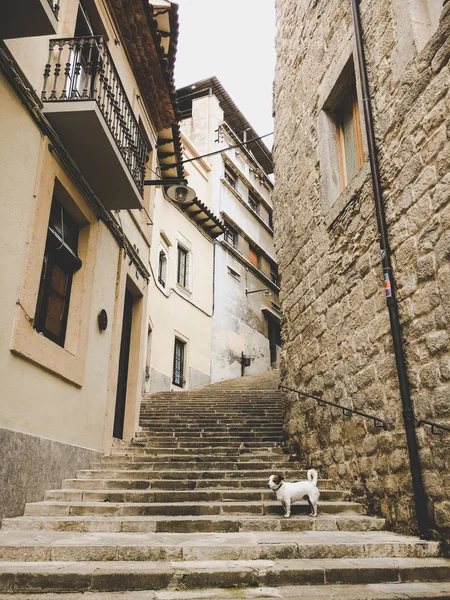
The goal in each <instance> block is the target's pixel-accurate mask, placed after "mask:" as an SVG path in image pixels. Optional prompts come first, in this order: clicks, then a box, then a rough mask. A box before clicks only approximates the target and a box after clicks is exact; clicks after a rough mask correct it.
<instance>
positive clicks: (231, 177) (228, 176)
mask: <svg viewBox="0 0 450 600" xmlns="http://www.w3.org/2000/svg"><path fill="white" fill-rule="evenodd" d="M225 181H228V183H229V184H230V185H231V187H232V188H234V189H237V181H238V176H237V175H236V173H235V172H234V171H233V169H231V168H230V167H229V166H228V165H225Z"/></svg>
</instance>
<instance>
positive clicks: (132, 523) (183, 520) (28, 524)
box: [2, 514, 386, 533]
mask: <svg viewBox="0 0 450 600" xmlns="http://www.w3.org/2000/svg"><path fill="white" fill-rule="evenodd" d="M385 525H386V523H385V520H384V519H378V518H375V517H366V516H365V515H362V516H361V515H351V514H349V515H345V514H344V515H319V516H318V517H316V518H314V519H311V518H310V517H309V516H306V515H303V516H299V515H296V516H292V517H291V518H290V519H282V518H280V517H279V516H278V515H277V516H273V515H266V516H260V517H239V516H233V515H231V516H229V517H220V516H216V517H214V516H212V517H210V516H205V517H192V516H188V517H109V518H107V519H105V518H104V517H51V516H43V517H39V516H33V517H16V518H12V519H3V522H2V530H5V531H12V530H16V529H19V530H45V531H78V532H94V533H98V532H116V533H120V532H123V533H130V532H135V533H136V532H142V533H149V532H157V533H203V532H208V533H213V532H217V533H239V532H250V531H278V532H280V531H382V530H383V529H384V527H385Z"/></svg>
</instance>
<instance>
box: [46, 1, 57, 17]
mask: <svg viewBox="0 0 450 600" xmlns="http://www.w3.org/2000/svg"><path fill="white" fill-rule="evenodd" d="M47 1H48V3H49V4H50V8H51V9H52V11H53V14H54V15H55V17H56V18H58V15H59V3H60V0H47Z"/></svg>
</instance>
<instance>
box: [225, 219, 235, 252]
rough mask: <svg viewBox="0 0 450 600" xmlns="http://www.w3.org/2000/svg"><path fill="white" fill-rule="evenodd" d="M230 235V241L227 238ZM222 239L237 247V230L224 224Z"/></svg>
mask: <svg viewBox="0 0 450 600" xmlns="http://www.w3.org/2000/svg"><path fill="white" fill-rule="evenodd" d="M230 237H231V241H230V239H229V238H230ZM224 240H225V241H226V242H227V244H230V246H233V248H236V247H237V243H236V242H237V232H236V231H235V230H234V229H233V228H232V227H230V226H229V225H227V224H225V232H224Z"/></svg>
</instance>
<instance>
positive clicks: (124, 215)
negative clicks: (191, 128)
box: [0, 0, 223, 516]
mask: <svg viewBox="0 0 450 600" xmlns="http://www.w3.org/2000/svg"><path fill="white" fill-rule="evenodd" d="M0 36H1V38H2V39H1V40H0V133H1V135H0V139H1V144H0V223H1V236H0V238H1V242H0V247H1V256H2V282H3V283H2V294H1V300H0V340H1V342H0V379H1V381H2V395H1V398H0V439H1V445H2V461H1V481H2V486H1V489H0V505H1V510H2V512H1V513H0V516H5V515H15V514H20V512H21V511H22V508H23V505H24V502H25V501H30V500H36V499H39V498H41V497H42V495H43V492H44V490H45V489H47V488H48V487H49V486H53V485H58V484H59V483H60V481H61V480H62V479H63V478H66V477H71V476H73V475H74V473H75V471H76V469H77V468H83V467H86V466H88V465H89V463H90V462H91V461H92V460H95V459H96V458H97V457H98V456H99V454H100V453H101V452H102V451H104V452H106V453H108V452H109V451H110V448H111V444H112V441H113V437H114V438H124V439H128V440H129V439H131V437H132V436H133V435H134V433H135V431H136V428H137V423H138V418H139V409H140V402H141V397H142V390H143V386H144V385H145V376H144V372H145V367H146V364H147V366H148V367H149V368H148V369H147V371H151V368H152V362H151V361H152V360H153V364H154V365H155V369H156V367H157V368H159V369H160V370H161V371H162V372H164V369H166V371H169V373H170V372H171V370H172V364H173V356H174V344H175V339H174V331H173V327H172V329H171V330H170V332H166V338H167V339H169V334H170V340H169V341H168V342H167V343H168V344H170V348H169V350H168V351H167V355H168V356H169V358H168V359H167V362H168V363H170V364H169V366H167V365H165V366H164V367H163V368H161V367H160V365H159V364H158V363H157V358H158V352H157V351H155V350H154V351H153V352H150V350H149V349H148V335H147V334H148V331H149V329H151V327H152V326H153V327H154V330H155V337H156V342H157V343H158V345H160V338H159V337H158V336H159V331H160V330H158V331H157V325H158V324H159V323H158V319H159V320H160V321H163V320H167V310H166V308H164V307H163V308H161V307H160V306H158V305H157V304H156V302H155V303H154V304H152V303H150V302H149V298H150V292H149V289H152V294H155V293H159V292H157V291H155V290H156V286H157V285H158V281H157V276H156V275H155V272H156V269H157V267H158V249H159V248H160V247H161V246H162V244H163V240H166V243H167V244H169V242H168V241H167V240H169V241H170V242H171V243H172V244H174V245H176V244H178V243H179V241H180V240H181V236H184V237H183V244H184V246H183V248H184V249H185V250H186V253H187V251H189V250H190V247H189V244H192V247H194V246H195V247H197V246H198V248H199V250H198V253H199V254H202V253H204V254H205V261H206V262H207V264H208V269H209V271H207V272H209V273H211V274H210V276H209V282H208V278H206V283H205V284H203V282H202V283H201V284H200V285H199V287H200V288H201V289H200V293H201V294H203V293H204V294H205V295H207V296H208V298H209V301H210V298H211V289H212V268H211V261H212V239H213V238H214V236H215V235H217V234H218V233H221V232H222V231H223V229H222V228H221V226H220V221H219V220H218V219H217V218H216V217H214V216H213V215H212V214H210V213H209V212H208V209H207V208H206V207H205V211H206V212H207V213H208V214H207V215H206V216H207V217H208V218H211V219H212V220H211V221H208V222H206V221H203V222H202V226H200V225H199V224H198V223H196V222H195V218H194V217H193V216H187V217H186V216H185V215H183V214H181V217H182V222H181V223H180V222H178V221H177V219H178V218H179V215H180V213H179V209H177V208H176V207H175V205H173V204H172V203H171V201H170V200H169V199H168V197H167V196H166V195H164V194H163V192H162V188H160V187H159V188H158V187H155V186H153V187H152V186H149V187H144V180H147V179H158V178H159V177H160V176H161V177H162V178H163V179H167V178H176V177H182V176H183V169H182V167H181V166H180V164H179V163H180V161H181V159H182V155H181V138H180V132H179V129H178V126H177V118H178V113H177V108H176V95H175V89H174V83H173V67H174V60H175V53H176V47H177V37H178V17H177V7H176V5H172V4H171V3H170V2H167V1H166V0H160V1H157V2H155V3H153V4H148V3H147V4H145V3H143V2H141V1H140V0H132V1H130V2H122V1H121V0H111V1H110V0H107V1H106V2H105V1H97V0H80V1H79V0H55V1H51V2H49V0H24V1H20V2H8V3H2V5H1V8H0ZM168 162H169V163H174V166H169V167H168V168H166V169H164V170H163V171H160V167H161V165H162V164H167V163H168ZM155 173H158V174H160V175H158V176H156V175H155ZM208 225H209V226H210V229H209V237H208V239H205V238H204V237H203V236H202V234H201V231H202V227H203V229H204V228H205V227H206V226H208ZM172 226H173V228H174V230H175V229H176V232H175V233H174V231H172V230H171V229H170V227H172ZM164 232H165V233H164ZM179 232H180V233H179ZM204 248H206V250H204ZM208 252H209V256H208ZM199 261H200V262H201V259H199ZM208 261H209V262H208ZM203 285H204V286H205V287H206V290H205V291H202V286H203ZM187 287H188V286H186V288H187ZM192 293H194V291H193V292H192ZM195 293H196V292H195ZM152 298H153V296H152ZM168 302H169V300H168ZM174 306H175V305H174V304H173V303H172V305H171V307H170V309H169V310H172V311H173V310H176V311H177V312H178V313H180V314H179V317H178V318H179V319H183V309H180V308H179V307H176V308H174ZM184 310H185V313H184V318H185V319H186V320H189V321H190V329H189V330H188V331H187V335H191V338H198V339H202V336H203V335H204V328H203V329H202V327H200V326H199V327H198V331H196V330H192V328H193V327H196V326H197V325H198V321H197V320H196V318H195V317H194V316H192V315H190V313H189V311H188V310H187V309H184ZM158 311H159V312H158ZM174 322H175V321H174ZM149 324H150V327H149ZM161 327H162V328H163V327H164V324H163V325H161ZM174 327H178V328H179V329H181V326H179V325H177V324H175V325H174ZM160 329H161V328H160ZM183 332H184V333H185V334H186V331H185V330H182V329H181V333H183ZM164 343H165V342H164ZM194 348H195V342H194ZM205 353H206V356H207V360H208V361H209V353H210V346H207V348H206V349H205V350H204V354H205ZM204 360H205V359H204V357H203V361H204ZM149 361H150V362H149ZM192 364H193V365H194V366H195V368H196V369H197V371H201V370H202V367H201V365H200V366H196V363H195V361H193V363H192ZM205 369H206V368H205ZM206 370H207V369H206ZM194 376H195V374H194ZM194 376H193V377H194Z"/></svg>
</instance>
